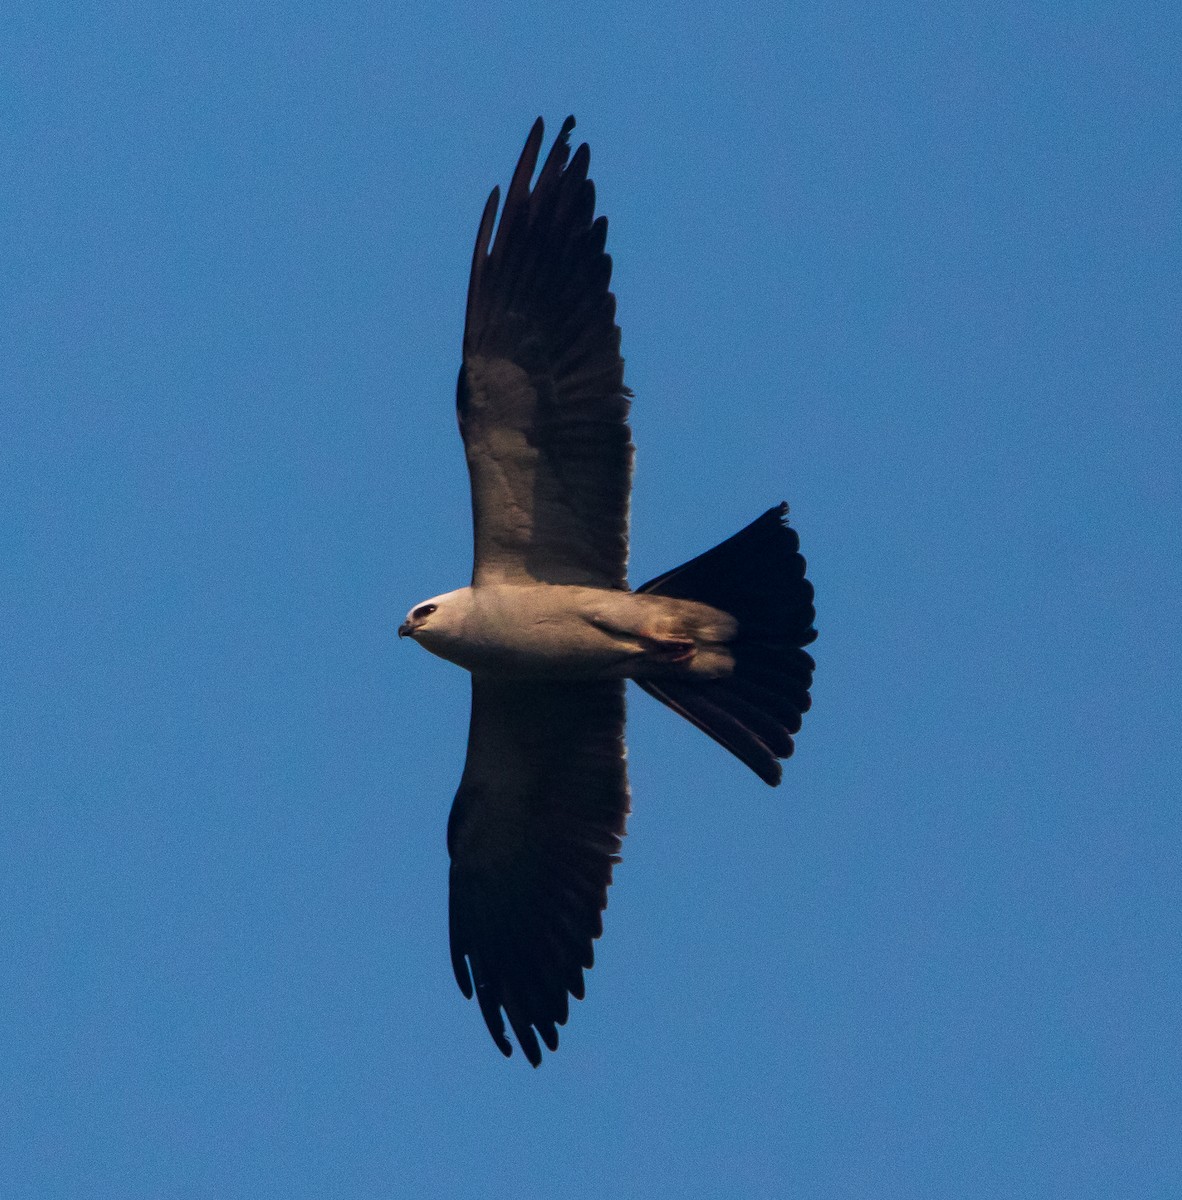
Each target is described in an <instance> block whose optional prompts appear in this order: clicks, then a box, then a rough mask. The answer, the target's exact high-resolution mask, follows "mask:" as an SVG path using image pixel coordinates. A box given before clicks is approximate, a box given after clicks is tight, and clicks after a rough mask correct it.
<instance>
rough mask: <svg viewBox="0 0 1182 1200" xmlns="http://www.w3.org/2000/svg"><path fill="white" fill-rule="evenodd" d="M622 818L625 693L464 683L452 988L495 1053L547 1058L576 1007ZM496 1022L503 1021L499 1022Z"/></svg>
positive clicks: (617, 687)
mask: <svg viewBox="0 0 1182 1200" xmlns="http://www.w3.org/2000/svg"><path fill="white" fill-rule="evenodd" d="M627 813H628V778H627V772H626V768H625V762H624V684H623V681H620V680H606V681H595V682H579V683H570V682H553V681H539V680H490V679H486V678H482V677H478V676H473V679H472V721H471V726H470V728H469V732H468V758H467V762H466V763H465V766H464V774H463V778H462V779H461V781H460V788H459V791H458V793H457V794H456V799H455V804H454V805H453V806H452V812H451V818H450V820H449V822H448V831H447V843H448V851H449V853H450V854H451V860H452V865H451V880H450V926H451V958H452V967H453V969H454V971H455V976H456V982H457V983H459V985H460V988H461V990H462V991H463V993H464V995H465V996H468V997H469V998H471V996H472V995H473V990H474V989H473V985H475V995H476V998H477V1000H478V1001H479V1004H480V1011H481V1013H482V1014H483V1016H484V1020H485V1023H486V1024H487V1025H488V1029H489V1032H490V1033H491V1034H492V1036H493V1040H494V1041H495V1042H496V1044H497V1046H498V1047H500V1049H501V1051H502V1053H504V1054H506V1055H508V1054H510V1053H511V1046H510V1043H509V1039H508V1037H507V1036H506V1033H505V1020H504V1018H505V1017H507V1018H508V1021H509V1025H510V1027H511V1028H512V1030H513V1033H514V1034H515V1035H516V1037H517V1041H518V1042H519V1043H520V1045H521V1048H522V1051H523V1052H524V1053H525V1056H526V1058H528V1059H529V1061H530V1062H531V1063H533V1065H534V1066H537V1065H538V1063H540V1062H541V1056H542V1055H541V1049H540V1047H539V1044H538V1038H539V1037H540V1038H541V1040H542V1042H543V1043H545V1045H546V1046H547V1047H548V1048H549V1049H551V1050H553V1049H555V1047H556V1046H557V1045H558V1030H557V1028H556V1027H557V1026H559V1025H563V1024H565V1022H566V1018H567V1013H568V1005H569V999H568V997H569V996H574V997H575V998H576V999H582V997H583V971H584V970H585V969H587V968H589V967H590V966H591V965H592V963H593V962H594V955H593V953H592V946H591V943H592V941H593V940H594V939H595V938H597V937H598V936H599V935H600V934H601V933H602V932H603V916H602V914H603V910H604V908H606V906H607V889H608V886H609V884H610V883H611V878H612V865H613V864H614V863H616V862H618V861H619V857H618V856H619V850H620V845H621V839H622V838H623V836H624V824H625V818H626V816H627ZM502 1012H503V1013H504V1017H502Z"/></svg>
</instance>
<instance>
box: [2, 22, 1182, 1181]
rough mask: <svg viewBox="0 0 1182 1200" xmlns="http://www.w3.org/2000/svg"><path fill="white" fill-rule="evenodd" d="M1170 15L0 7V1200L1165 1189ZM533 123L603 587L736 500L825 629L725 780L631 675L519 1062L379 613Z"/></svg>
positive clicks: (732, 508)
mask: <svg viewBox="0 0 1182 1200" xmlns="http://www.w3.org/2000/svg"><path fill="white" fill-rule="evenodd" d="M415 10H418V12H417V13H416V15H406V14H408V13H411V12H414V11H415ZM1179 12H1180V10H1179V7H1178V6H1177V5H1176V4H1174V3H1166V2H1162V3H1158V4H1154V3H1140V2H1137V0H1133V2H1131V3H1128V4H1087V3H1066V4H1064V3H1056V4H1053V5H1052V4H1031V3H1028V2H1025V0H1024V2H1022V3H1005V2H1003V3H998V4H949V5H929V4H913V5H891V4H881V3H870V2H862V3H853V2H842V0H837V2H835V3H808V4H804V5H792V6H781V5H775V4H770V3H769V4H759V5H750V4H744V3H738V4H735V3H706V4H702V3H694V4H689V5H686V4H676V3H662V4H651V3H649V4H646V3H643V2H639V3H638V2H636V0H630V2H628V3H624V2H618V3H608V4H577V5H576V4H569V3H549V4H540V3H539V4H533V5H531V4H516V3H512V2H511V0H510V2H509V3H501V4H497V5H492V4H489V5H473V4H456V3H447V2H444V3H437V4H432V5H401V4H367V3H363V2H354V0H344V2H343V3H336V4H329V5H325V4H320V3H315V4H312V3H303V2H301V0H297V2H296V3H292V2H291V0H284V3H282V4H279V3H273V4H267V3H263V4H259V3H252V2H251V0H247V2H246V3H245V4H235V5H212V6H206V5H172V4H159V3H144V2H143V0H127V2H125V3H117V4H101V5H99V4H92V3H88V2H86V0H82V2H81V3H80V2H79V0H70V2H69V3H64V2H62V3H53V2H52V0H48V2H47V0H42V2H41V3H37V4H31V5H30V4H23V3H21V2H20V0H16V3H15V4H10V5H8V6H6V9H5V14H4V16H3V17H2V18H0V101H2V105H0V107H2V111H3V117H2V118H0V162H2V163H3V168H2V179H0V228H2V229H3V231H4V233H3V239H2V245H0V580H2V585H0V586H2V591H0V625H2V630H3V632H2V635H0V922H2V924H0V928H2V935H0V1197H3V1198H4V1200H57V1198H62V1200H66V1198H68V1200H85V1198H89V1197H119V1198H121V1200H159V1198H166V1200H171V1198H174V1197H175V1198H186V1200H187V1198H205V1197H209V1198H216V1200H224V1198H235V1197H250V1198H270V1197H276V1198H282V1200H303V1198H305V1197H307V1198H313V1197H316V1198H321V1197H330V1198H336V1197H341V1198H353V1197H357V1198H370V1197H373V1198H377V1197H391V1196H392V1197H403V1196H406V1197H426V1198H433V1197H451V1196H479V1197H494V1198H495V1197H512V1198H513V1200H533V1198H535V1197H537V1198H542V1197H547V1198H548V1197H555V1196H564V1197H576V1198H577V1197H601V1196H605V1195H613V1196H625V1197H630V1196H637V1197H653V1198H657V1200H661V1198H665V1197H676V1198H678V1200H683V1198H687V1197H704V1198H708V1197H729V1196H741V1197H757V1198H765V1197H766V1198H778V1197H791V1198H801V1200H806V1198H807V1200H813V1198H816V1200H832V1198H842V1197H858V1198H863V1197H873V1198H880V1197H882V1198H894V1197H901V1198H902V1197H925V1198H926V1197H931V1198H933V1200H936V1198H940V1200H944V1198H947V1197H957V1198H971V1200H975V1198H977V1197H990V1198H1004V1200H1013V1198H1023V1197H1030V1198H1036V1197H1037V1198H1038V1200H1046V1198H1052V1200H1054V1198H1060V1197H1061V1198H1063V1200H1068V1198H1070V1200H1087V1198H1093V1197H1094V1198H1096V1200H1113V1198H1118V1200H1119V1198H1123V1197H1137V1198H1141V1197H1150V1198H1156V1197H1166V1196H1176V1195H1177V1194H1178V1191H1177V1188H1178V1186H1179V1184H1178V1181H1179V1180H1180V1179H1182V1134H1180V1129H1182V1119H1180V1115H1179V1114H1180V1113H1182V1022H1180V1021H1179V1011H1180V1006H1182V965H1180V957H1179V949H1180V945H1179V943H1180V938H1179V924H1180V914H1182V883H1180V870H1182V868H1180V862H1182V815H1180V812H1179V804H1178V794H1179V790H1180V789H1179V780H1180V779H1182V756H1180V752H1179V733H1180V729H1182V720H1180V711H1182V685H1180V683H1179V675H1180V672H1182V652H1180V644H1182V639H1180V635H1179V612H1180V601H1182V594H1180V593H1182V587H1180V574H1182V567H1180V564H1182V536H1180V532H1179V531H1180V528H1182V470H1180V468H1179V463H1180V458H1182V396H1180V386H1179V379H1180V372H1182V328H1180V325H1182V323H1180V321H1179V314H1180V312H1182V243H1180V229H1182V225H1180V212H1182V167H1180V164H1182V133H1180V131H1182V85H1180V82H1179V78H1180V77H1179V68H1178V62H1179V50H1180V46H1182V16H1180V15H1179ZM400 14H401V15H400ZM568 112H573V113H575V114H576V116H577V118H578V121H579V125H578V128H577V129H576V131H575V140H576V141H578V140H581V139H584V138H585V139H587V140H588V141H589V142H590V143H591V147H592V174H593V176H594V178H595V180H596V182H597V185H598V192H599V202H600V209H601V211H604V212H606V213H607V214H608V215H609V218H610V222H611V226H610V235H609V249H610V250H611V252H612V253H613V254H614V256H615V260H616V272H615V277H614V278H615V288H616V291H617V294H618V296H619V314H620V322H621V325H622V327H623V331H624V353H625V356H626V358H627V364H628V366H627V380H628V383H629V384H630V386H631V387H632V389H633V390H634V391H635V393H636V399H635V404H634V410H633V411H634V430H635V439H636V443H637V446H638V459H637V476H636V487H635V493H634V506H633V512H634V521H633V558H632V562H633V571H632V575H633V580H634V581H641V580H644V579H647V578H648V577H650V576H652V575H654V574H656V573H658V572H659V571H661V570H663V569H666V568H668V567H671V566H673V565H675V564H677V563H678V562H681V561H682V560H684V559H686V558H688V557H690V556H691V555H693V554H695V553H697V552H699V551H701V550H703V549H705V548H706V547H708V546H710V545H712V544H714V543H715V542H717V541H719V540H721V539H722V538H723V537H725V536H727V535H728V534H730V533H732V532H734V531H735V530H736V529H738V528H739V527H740V526H741V525H743V524H745V523H746V522H747V521H749V520H751V519H752V518H753V517H755V516H756V515H757V514H758V513H760V512H761V511H763V510H764V509H765V508H767V507H768V506H769V505H771V504H773V503H775V502H777V501H779V500H780V499H787V500H788V501H789V502H790V503H791V505H792V519H793V522H794V524H795V525H796V527H797V528H798V529H799V531H800V534H801V539H802V542H803V548H804V552H805V554H806V555H807V557H808V560H809V564H810V575H811V577H812V578H813V579H814V581H815V584H816V588H817V597H818V598H817V610H818V617H817V625H818V628H819V630H820V637H819V640H818V641H817V643H816V645H815V647H814V650H815V655H816V659H817V677H816V687H815V691H814V697H815V703H814V709H813V711H812V713H810V714H809V716H808V717H807V719H806V723H805V726H804V730H803V732H802V734H801V736H800V738H799V743H798V753H797V756H796V757H795V758H794V759H793V760H792V761H791V762H790V763H789V764H788V765H787V770H786V772H785V780H784V784H783V786H782V787H781V788H779V789H778V790H771V789H769V788H767V787H765V786H764V785H763V784H762V783H760V782H759V781H758V780H757V779H756V778H755V776H754V775H752V774H751V773H750V772H749V771H747V770H745V769H744V768H743V767H742V766H741V765H740V764H739V763H737V762H736V761H735V760H734V759H732V758H731V757H730V756H728V755H727V754H726V753H724V752H723V751H722V750H721V749H720V748H719V747H717V746H716V745H715V744H714V743H712V742H710V741H709V740H708V739H706V738H705V737H704V736H702V735H701V734H700V733H698V732H697V731H696V730H694V729H692V728H691V727H690V726H689V725H688V724H686V723H684V722H682V721H679V720H678V719H677V718H676V717H675V716H674V715H673V714H671V713H670V712H668V711H667V710H665V709H663V708H662V707H660V706H659V705H657V704H656V703H655V702H653V701H652V700H650V699H649V698H648V697H647V696H644V695H642V694H640V693H639V692H634V693H633V694H631V695H630V709H631V716H630V722H629V751H630V765H631V773H632V785H633V806H634V815H633V817H632V820H631V823H630V833H629V837H628V839H627V842H626V844H625V852H624V862H623V865H622V866H621V867H620V868H619V869H618V870H617V874H616V879H617V882H616V884H615V886H614V888H613V889H612V893H611V903H610V905H609V908H608V912H607V917H606V924H607V932H606V935H605V937H604V938H603V940H602V941H601V942H600V943H598V946H597V951H598V954H597V965H596V968H595V970H594V971H593V972H592V973H591V974H590V976H589V980H588V998H587V1000H586V1001H585V1002H584V1003H582V1004H577V1005H575V1006H574V1011H573V1013H572V1017H571V1021H570V1024H569V1025H568V1026H567V1028H566V1030H565V1031H564V1032H563V1034H562V1045H561V1047H560V1049H559V1051H558V1053H557V1054H555V1055H553V1056H549V1057H548V1058H547V1060H546V1061H545V1062H544V1063H543V1065H542V1067H541V1069H540V1070H538V1071H533V1070H531V1069H530V1068H529V1067H528V1066H527V1064H526V1063H525V1061H524V1059H523V1058H522V1057H521V1055H520V1054H517V1055H515V1056H514V1058H513V1059H512V1060H511V1061H508V1062H507V1061H505V1060H504V1059H502V1057H501V1056H500V1054H498V1053H497V1051H496V1049H495V1047H494V1046H493V1044H492V1042H491V1041H490V1040H489V1038H488V1035H487V1033H486V1032H485V1029H484V1027H483V1024H482V1022H481V1020H480V1015H479V1012H478V1011H477V1009H476V1006H475V1004H473V1003H469V1002H466V1001H464V1000H463V998H462V997H461V996H460V994H459V992H458V991H457V989H456V987H455V983H454V981H453V979H452V976H451V970H450V967H449V963H448V957H447V932H446V878H447V860H446V851H445V846H444V829H445V824H446V819H447V812H448V808H449V805H450V803H451V798H452V795H453V793H454V791H455V787H456V784H457V782H458V779H459V772H460V768H461V765H462V761H463V752H464V743H465V737H466V727H467V706H468V683H467V679H466V678H465V676H464V674H463V673H462V672H461V671H459V670H458V669H456V668H453V667H450V666H449V665H448V664H445V663H442V662H440V661H438V660H435V659H433V658H431V657H430V656H429V655H427V654H425V653H424V652H423V651H422V650H421V649H420V648H418V647H416V646H414V645H411V644H409V643H405V642H404V643H402V644H399V642H398V641H397V639H396V637H395V629H396V626H397V624H398V622H399V621H400V620H401V618H402V617H403V615H404V613H405V612H406V610H407V609H408V608H409V607H410V605H411V604H412V603H413V602H415V601H417V600H421V599H423V598H424V597H427V596H430V595H433V594H435V593H437V592H440V591H443V590H446V589H448V588H450V587H454V586H460V585H462V584H464V583H465V582H466V581H467V576H468V572H469V569H470V554H471V543H470V528H469V515H468V503H469V502H468V492H467V479H466V475H465V471H464V466H463V458H462V454H461V449H460V442H459V438H458V436H457V433H456V430H455V425H454V411H453V388H454V381H455V373H456V368H457V365H458V355H459V343H460V333H461V324H462V317H463V300H464V289H465V284H466V278H467V271H468V264H469V257H470V253H471V247H472V241H473V238H474V235H475V231H476V225H477V221H478V218H479V214H480V210H481V206H482V205H483V203H484V199H485V196H486V195H487V193H488V190H489V189H490V188H491V187H492V185H493V184H494V183H498V182H500V183H502V184H504V183H505V182H506V181H507V179H508V176H509V173H510V171H511V169H512V166H513V164H514V162H515V161H516V158H517V155H518V153H519V151H520V149H521V144H522V142H523V141H524V139H525V135H526V133H527V131H528V129H529V126H530V123H531V122H532V121H533V119H534V118H535V117H536V116H538V115H539V114H541V115H543V116H544V117H545V118H546V120H547V122H548V135H547V136H548V138H549V136H550V135H551V134H553V132H555V131H556V130H557V127H558V125H559V123H560V122H561V119H562V118H563V117H564V116H565V115H566V114H567V113H568Z"/></svg>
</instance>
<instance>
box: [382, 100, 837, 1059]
mask: <svg viewBox="0 0 1182 1200" xmlns="http://www.w3.org/2000/svg"><path fill="white" fill-rule="evenodd" d="M574 124H575V122H574V118H573V117H568V118H567V119H566V121H564V122H563V125H562V129H561V130H560V132H559V134H558V137H557V139H556V140H555V142H554V145H553V146H552V147H551V149H550V152H549V154H548V155H547V156H546V159H545V162H544V163H543V165H542V169H541V171H540V172H539V173H538V176H537V179H536V180H534V179H533V176H534V170H535V167H536V166H537V162H538V157H539V154H540V151H541V147H542V137H543V127H542V121H541V118H539V119H538V120H537V121H536V122H535V124H534V126H533V128H532V129H531V130H530V134H529V137H528V139H527V140H526V143H525V149H524V150H523V151H522V154H521V158H520V160H519V161H518V163H517V169H516V170H515V171H514V173H513V178H512V181H511V182H510V184H509V190H508V192H507V193H506V195H505V204H504V208H503V209H502V211H501V216H500V222H499V224H498V223H497V209H498V205H499V200H500V191H499V189H497V188H494V189H493V192H492V194H491V195H490V196H489V198H488V202H487V203H486V204H485V206H484V214H483V216H482V217H481V220H480V228H479V232H478V233H477V235H476V249H475V253H474V254H473V257H472V274H471V278H470V281H469V284H468V307H467V318H466V321H465V325H464V345H463V362H462V365H461V367H460V376H459V383H458V385H457V389H456V407H457V411H458V416H459V424H460V433H461V435H462V437H463V441H464V451H465V454H466V456H467V459H468V472H469V476H470V479H471V485H472V518H473V526H474V538H475V554H474V566H473V570H472V582H471V585H470V586H469V587H465V588H460V589H459V590H457V591H452V592H447V593H446V594H444V595H441V596H436V597H434V598H433V599H430V600H426V601H424V602H423V603H421V604H417V605H415V607H414V608H412V609H411V610H410V612H409V613H408V614H407V617H406V620H405V622H404V623H403V624H402V625H401V626H400V627H399V630H398V634H399V637H409V638H412V639H413V640H414V641H416V642H418V643H419V645H421V646H422V647H424V649H426V650H429V651H430V652H431V653H432V654H436V655H438V656H439V657H440V658H445V659H448V660H450V661H451V662H454V663H457V664H458V665H459V666H461V667H464V668H466V669H467V670H468V671H470V672H471V675H472V715H471V723H470V726H469V731H468V754H467V761H466V762H465V764H464V772H463V775H462V777H461V779H460V786H459V791H458V792H457V794H456V798H455V803H454V804H453V806H452V811H451V817H450V819H449V821H448V829H447V844H448V852H449V854H450V855H451V876H450V884H449V926H450V937H451V961H452V967H453V969H454V971H455V976H456V981H457V982H458V983H459V985H460V990H461V991H462V992H463V993H464V995H465V996H466V997H468V998H469V999H471V998H472V995H473V992H475V995H476V999H477V1001H478V1003H479V1005H480V1011H481V1014H482V1015H483V1017H484V1020H485V1023H486V1024H487V1026H488V1029H489V1032H490V1033H491V1034H492V1037H493V1040H494V1041H495V1042H496V1044H497V1046H498V1047H499V1049H500V1050H501V1052H502V1053H503V1054H505V1055H509V1054H511V1053H512V1046H511V1044H510V1042H509V1038H508V1036H507V1035H506V1031H505V1019H506V1018H507V1019H508V1022H509V1026H510V1027H511V1029H512V1030H513V1033H514V1035H515V1036H516V1038H517V1041H518V1043H519V1045H520V1046H521V1049H522V1051H523V1052H524V1054H525V1056H526V1058H527V1059H528V1060H529V1061H530V1062H531V1063H532V1064H533V1065H534V1066H535V1067H536V1066H537V1065H538V1064H539V1063H540V1062H541V1059H542V1052H541V1048H540V1046H539V1038H540V1039H541V1042H542V1043H544V1044H545V1045H546V1047H547V1048H548V1049H550V1050H555V1049H556V1048H557V1046H558V1030H557V1026H559V1025H563V1024H565V1023H566V1019H567V1016H568V1011H569V1002H570V997H571V996H574V997H575V998H576V999H580V1000H581V999H582V998H583V994H584V986H583V984H584V981H583V972H584V970H587V969H589V968H590V967H591V965H592V963H593V961H594V958H593V951H592V942H593V941H594V940H595V939H596V938H597V937H599V935H600V934H601V933H602V932H603V911H604V909H605V908H606V907H607V889H608V886H609V885H610V884H611V879H612V867H613V865H614V864H615V863H617V862H619V861H620V860H619V851H620V847H621V839H622V838H623V836H624V822H625V818H626V816H627V814H628V811H629V791H628V778H627V772H626V767H625V750H624V681H625V680H626V679H633V680H635V681H636V683H638V684H639V685H640V687H642V688H643V689H644V690H645V691H646V692H648V693H649V694H650V695H651V696H655V697H656V698H657V699H658V700H660V701H661V702H662V703H664V704H667V705H668V706H669V707H670V708H671V709H673V711H674V712H676V713H680V715H681V716H683V717H685V719H686V720H688V721H690V722H692V723H693V724H694V725H696V726H697V727H698V728H699V729H701V730H702V731H703V732H704V733H706V734H708V735H709V736H710V737H712V738H714V740H715V741H717V742H718V743H720V744H721V745H722V746H724V747H725V748H726V749H727V750H729V751H730V752H731V753H732V754H733V755H735V757H736V758H738V759H739V760H740V761H741V762H743V763H745V764H746V765H747V766H748V767H750V768H751V770H753V771H754V772H755V773H756V774H757V775H758V776H759V777H760V779H762V780H763V781H764V782H765V783H769V784H771V785H773V786H775V785H776V784H778V783H779V782H780V774H781V769H780V763H779V761H778V760H779V759H782V758H787V757H788V756H789V755H790V754H791V753H792V750H793V741H792V739H793V735H795V734H796V733H797V732H798V731H799V729H800V724H801V715H802V714H803V713H804V712H806V711H807V710H808V707H809V702H810V700H809V687H810V686H811V683H812V677H813V666H814V664H813V660H812V658H811V657H810V656H809V654H808V653H807V652H806V651H805V649H804V647H805V646H807V645H808V644H809V643H810V642H811V641H812V640H813V639H814V638H815V637H816V631H815V630H814V629H813V619H814V610H813V588H812V585H811V584H810V583H809V582H808V580H807V579H806V578H805V563H804V559H803V558H802V557H801V556H800V553H799V549H800V541H799V539H798V538H797V535H796V533H795V532H794V531H793V530H792V529H791V528H789V526H788V524H787V521H786V514H787V511H788V505H787V504H779V505H777V506H776V507H774V508H771V509H769V510H768V511H767V512H765V513H764V514H763V515H762V516H761V517H759V518H758V519H757V520H755V521H754V522H752V523H751V524H750V525H748V526H747V527H746V528H745V529H743V530H741V531H740V532H739V533H736V534H735V535H734V536H733V537H731V538H728V539H727V540H726V541H725V542H722V543H721V544H720V545H718V546H715V547H714V549H712V550H708V551H706V553H705V554H702V555H699V556H698V557H697V558H695V559H692V560H691V561H690V562H687V563H685V564H684V565H682V566H680V567H676V568H674V569H673V570H672V571H667V572H666V573H665V574H663V575H659V576H657V578H656V579H653V580H650V581H649V582H648V583H646V584H644V585H643V586H642V587H639V588H636V589H635V590H631V589H629V587H628V581H627V562H628V506H629V494H630V491H631V482H632V455H633V446H632V436H631V429H630V428H629V425H628V410H629V397H630V395H631V393H630V392H629V391H628V389H627V388H626V387H625V386H624V360H623V359H622V358H621V357H620V330H619V327H618V326H617V325H616V323H615V314H616V300H615V296H614V295H613V294H612V292H611V291H610V289H609V284H610V282H611V268H612V263H611V259H610V258H609V257H608V255H607V254H605V253H604V245H605V242H606V238H607V218H606V217H603V216H599V217H596V216H595V188H594V185H593V184H592V182H591V180H590V179H588V178H587V168H588V164H589V161H590V152H589V151H588V148H587V146H586V145H585V144H584V145H581V146H580V147H579V148H578V149H577V150H576V151H575V152H574V154H573V155H572V154H571V152H570V141H569V139H570V132H571V130H572V129H573V128H574ZM531 180H533V185H532V187H531ZM494 225H496V236H495V237H494V235H493V228H494ZM502 1014H503V1015H502Z"/></svg>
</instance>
